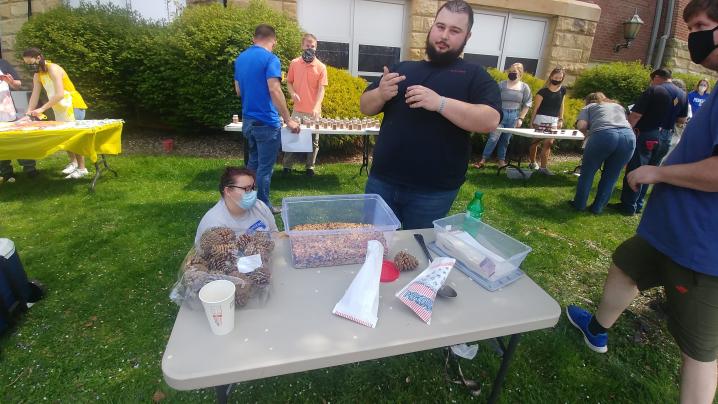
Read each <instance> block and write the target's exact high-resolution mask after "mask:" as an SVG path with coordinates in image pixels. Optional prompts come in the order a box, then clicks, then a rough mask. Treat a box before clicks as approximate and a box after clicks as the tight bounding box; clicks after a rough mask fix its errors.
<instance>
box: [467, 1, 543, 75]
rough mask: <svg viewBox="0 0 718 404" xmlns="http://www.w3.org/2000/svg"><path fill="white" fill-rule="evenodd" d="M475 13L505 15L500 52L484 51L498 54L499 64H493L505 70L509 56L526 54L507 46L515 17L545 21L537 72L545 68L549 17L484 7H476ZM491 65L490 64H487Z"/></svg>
mask: <svg viewBox="0 0 718 404" xmlns="http://www.w3.org/2000/svg"><path fill="white" fill-rule="evenodd" d="M474 14H488V15H495V16H505V17H506V19H505V20H504V28H503V31H502V32H501V49H500V53H499V54H498V55H497V54H495V53H482V54H484V55H493V56H498V57H499V60H498V66H493V67H495V68H497V69H500V70H503V66H504V64H505V63H506V58H507V57H516V58H522V57H524V56H520V55H518V56H517V55H513V54H510V52H509V51H508V50H507V49H506V48H505V44H506V39H507V33H508V29H509V24H510V22H511V20H512V19H513V18H516V19H521V20H532V21H540V22H543V23H544V29H543V36H542V38H541V45H540V47H539V49H541V52H539V55H538V62H537V63H536V74H539V72H541V71H542V69H543V63H544V52H546V41H547V40H548V33H549V19H548V18H546V17H540V16H536V15H530V14H521V13H514V12H511V11H507V12H500V11H496V10H484V9H475V10H474ZM468 53H474V52H468ZM487 67H489V66H487Z"/></svg>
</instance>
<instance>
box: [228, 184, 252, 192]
mask: <svg viewBox="0 0 718 404" xmlns="http://www.w3.org/2000/svg"><path fill="white" fill-rule="evenodd" d="M227 188H237V189H241V190H242V191H244V192H252V191H254V190H255V189H256V186H255V184H252V185H247V186H246V187H240V186H239V185H227Z"/></svg>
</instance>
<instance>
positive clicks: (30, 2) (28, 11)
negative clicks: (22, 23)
mask: <svg viewBox="0 0 718 404" xmlns="http://www.w3.org/2000/svg"><path fill="white" fill-rule="evenodd" d="M30 17H32V0H27V19H28V20H29V19H30Z"/></svg>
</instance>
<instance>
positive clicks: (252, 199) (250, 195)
mask: <svg viewBox="0 0 718 404" xmlns="http://www.w3.org/2000/svg"><path fill="white" fill-rule="evenodd" d="M256 202H257V191H252V192H245V193H244V195H242V200H241V201H239V203H237V206H239V207H240V208H242V209H244V210H249V209H252V206H254V204H255V203H256Z"/></svg>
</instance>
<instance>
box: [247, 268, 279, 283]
mask: <svg viewBox="0 0 718 404" xmlns="http://www.w3.org/2000/svg"><path fill="white" fill-rule="evenodd" d="M245 275H247V277H248V278H249V279H250V281H252V283H253V284H255V285H258V286H263V285H269V280H270V279H271V277H272V274H271V272H270V271H269V268H265V267H260V268H257V269H256V270H254V271H252V272H250V273H248V274H245Z"/></svg>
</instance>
